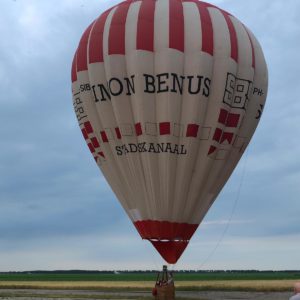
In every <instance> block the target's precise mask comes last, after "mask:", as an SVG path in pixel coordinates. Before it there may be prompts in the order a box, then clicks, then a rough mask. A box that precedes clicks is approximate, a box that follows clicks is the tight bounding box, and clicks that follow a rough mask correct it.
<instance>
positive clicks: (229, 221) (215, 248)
mask: <svg viewBox="0 0 300 300" xmlns="http://www.w3.org/2000/svg"><path fill="white" fill-rule="evenodd" d="M248 150H249V147H247V149H246V153H245V160H244V164H243V168H242V176H241V181H240V184H239V186H238V190H237V195H236V198H235V201H234V203H233V207H232V209H231V213H230V216H229V219H228V222H227V224H226V226H225V228H224V230H223V232H222V234H221V236H220V238H219V241H218V242H217V244H216V246H215V247H214V248H213V249H212V251H211V252H210V253H209V255H208V256H207V257H206V258H205V259H204V261H203V262H202V264H201V265H200V267H199V268H198V270H201V269H202V268H203V266H204V265H206V264H207V262H208V261H209V260H210V259H211V258H212V257H213V255H214V254H215V253H216V251H217V249H218V248H219V246H220V244H221V242H222V241H223V239H224V236H225V234H226V233H227V230H228V228H229V226H230V223H231V221H232V218H233V215H234V213H235V210H236V207H237V204H238V201H239V199H240V195H241V189H242V185H243V182H244V178H245V173H246V166H247V161H248V152H249V151H248Z"/></svg>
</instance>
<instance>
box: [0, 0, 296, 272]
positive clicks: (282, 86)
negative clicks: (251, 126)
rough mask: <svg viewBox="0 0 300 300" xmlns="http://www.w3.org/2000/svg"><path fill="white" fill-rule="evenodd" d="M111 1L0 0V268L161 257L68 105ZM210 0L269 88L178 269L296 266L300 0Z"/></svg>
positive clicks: (153, 265)
mask: <svg viewBox="0 0 300 300" xmlns="http://www.w3.org/2000/svg"><path fill="white" fill-rule="evenodd" d="M118 2H120V1H112V0H110V1H107V0H101V1H100V0H89V1H87V0H43V1H40V0H1V10H0V36H1V47H0V89H1V94H0V104H1V109H0V120H1V121H0V122H1V123H0V124H1V126H0V138H1V141H0V145H1V147H0V271H13V270H34V269H49V270H52V269H149V268H150V269H158V268H160V267H161V265H162V263H163V261H162V260H161V258H160V257H159V255H158V254H156V252H155V250H154V248H153V247H152V245H150V243H149V242H147V241H142V240H141V238H140V236H139V234H138V233H137V232H136V231H135V229H134V227H133V225H132V223H131V222H130V221H129V219H128V218H127V216H126V215H125V213H124V212H123V210H122V209H121V206H120V205H119V204H118V201H117V200H116V198H115V196H114V195H113V193H112V191H111V190H110V188H109V186H108V185H107V184H106V182H105V180H104V178H103V176H102V174H101V173H100V171H99V169H98V168H97V166H96V164H95V162H94V160H93V158H92V157H91V155H90V152H89V150H88V148H87V147H86V145H85V143H84V140H83V138H82V136H81V133H80V130H79V128H78V125H77V121H76V118H75V114H74V112H73V107H72V100H71V85H70V69H71V61H72V58H73V53H74V51H75V49H76V47H77V43H78V41H79V39H80V36H81V34H82V32H83V30H84V29H85V28H86V27H87V26H88V25H89V24H90V22H91V21H92V20H93V19H95V18H96V17H97V16H98V15H99V14H101V12H103V11H104V10H105V9H106V8H108V7H109V6H112V5H113V4H116V3H118ZM210 2H211V3H213V4H216V5H219V6H220V7H221V8H223V9H225V10H227V11H229V12H231V13H232V14H233V15H235V16H236V17H237V18H239V19H240V20H241V21H242V22H243V23H245V24H246V25H247V26H248V27H249V28H251V30H252V31H253V32H254V34H255V35H256V36H257V38H258V40H259V41H260V42H261V44H262V47H263V49H264V52H265V56H266V60H267V63H268V68H269V82H270V85H269V95H268V99H267V105H266V107H265V111H264V115H263V117H262V119H261V122H260V124H259V127H258V130H257V131H256V134H255V137H254V138H253V140H252V144H251V146H250V147H249V148H248V150H247V152H246V155H245V156H244V157H243V159H242V160H241V162H240V164H239V166H238V168H237V169H236V171H235V172H234V174H233V176H232V177H231V179H230V180H229V182H228V184H227V185H226V187H225V188H224V190H223V191H222V193H221V194H220V196H219V197H218V199H217V201H216V202H215V204H214V205H213V207H212V208H211V210H210V211H209V213H208V215H207V217H206V219H205V221H204V222H203V224H202V225H201V226H200V228H199V229H198V231H197V232H196V234H195V236H194V237H193V239H192V241H191V243H190V245H189V247H188V249H187V250H186V251H185V253H184V254H183V256H182V258H181V259H180V261H179V263H178V264H177V266H176V268H179V269H182V268H192V269H199V268H202V269H261V270H264V269H279V270H285V269H299V268H300V267H299V266H300V264H299V262H300V199H299V197H300V158H299V156H300V140H299V132H300V99H299V94H300V82H299V74H300V58H299V57H300V56H299V53H300V23H299V19H300V1H298V0H285V1H282V0H273V1H270V0H251V1H238V0H223V1H222V0H219V1H217V0H214V1H210ZM229 220H231V221H230V224H228V222H229ZM227 225H229V226H227ZM227 227H228V229H227V230H225V229H226V228H227Z"/></svg>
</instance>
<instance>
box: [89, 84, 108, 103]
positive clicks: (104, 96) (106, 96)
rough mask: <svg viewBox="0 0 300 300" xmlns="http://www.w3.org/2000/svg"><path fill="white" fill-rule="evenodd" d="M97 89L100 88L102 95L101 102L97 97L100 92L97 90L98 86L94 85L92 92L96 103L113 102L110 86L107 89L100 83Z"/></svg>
mask: <svg viewBox="0 0 300 300" xmlns="http://www.w3.org/2000/svg"><path fill="white" fill-rule="evenodd" d="M97 87H98V88H99V91H100V94H101V99H100V100H99V98H98V97H97V91H98V89H96V86H95V85H93V86H92V90H93V94H94V98H95V99H94V100H95V102H99V101H107V99H109V100H111V95H110V92H109V89H108V86H107V87H105V86H104V85H103V84H102V83H100V84H98V85H97Z"/></svg>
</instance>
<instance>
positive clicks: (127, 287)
mask: <svg viewBox="0 0 300 300" xmlns="http://www.w3.org/2000/svg"><path fill="white" fill-rule="evenodd" d="M295 282H296V280H256V281H254V280H237V281H233V280H230V281H228V280H226V281H222V280H219V281H177V282H176V289H177V290H183V291H204V290H205V291H206V290H208V291H209V290H214V291H218V290H219V291H224V290H226V291H256V292H258V291H265V292H266V291H269V292H270V291H291V290H292V289H293V285H294V283H295ZM153 285H154V283H153V282H149V281H144V282H142V281H132V282H121V281H119V282H115V281H106V282H93V281H92V282H88V281H76V282H74V281H61V282H53V281H39V282H37V281H27V282H24V281H23V282H22V281H10V282H4V281H1V282H0V289H58V290H59V289H64V290H71V289H72V290H76V289H78V290H95V291H96V290H97V291H108V292H112V291H116V292H117V291H150V290H151V289H152V288H153Z"/></svg>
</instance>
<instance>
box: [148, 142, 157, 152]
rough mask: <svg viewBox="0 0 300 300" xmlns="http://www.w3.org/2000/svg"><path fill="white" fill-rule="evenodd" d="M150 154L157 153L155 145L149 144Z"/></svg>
mask: <svg viewBox="0 0 300 300" xmlns="http://www.w3.org/2000/svg"><path fill="white" fill-rule="evenodd" d="M148 152H153V153H157V151H156V150H155V148H154V144H153V143H149V149H148Z"/></svg>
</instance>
